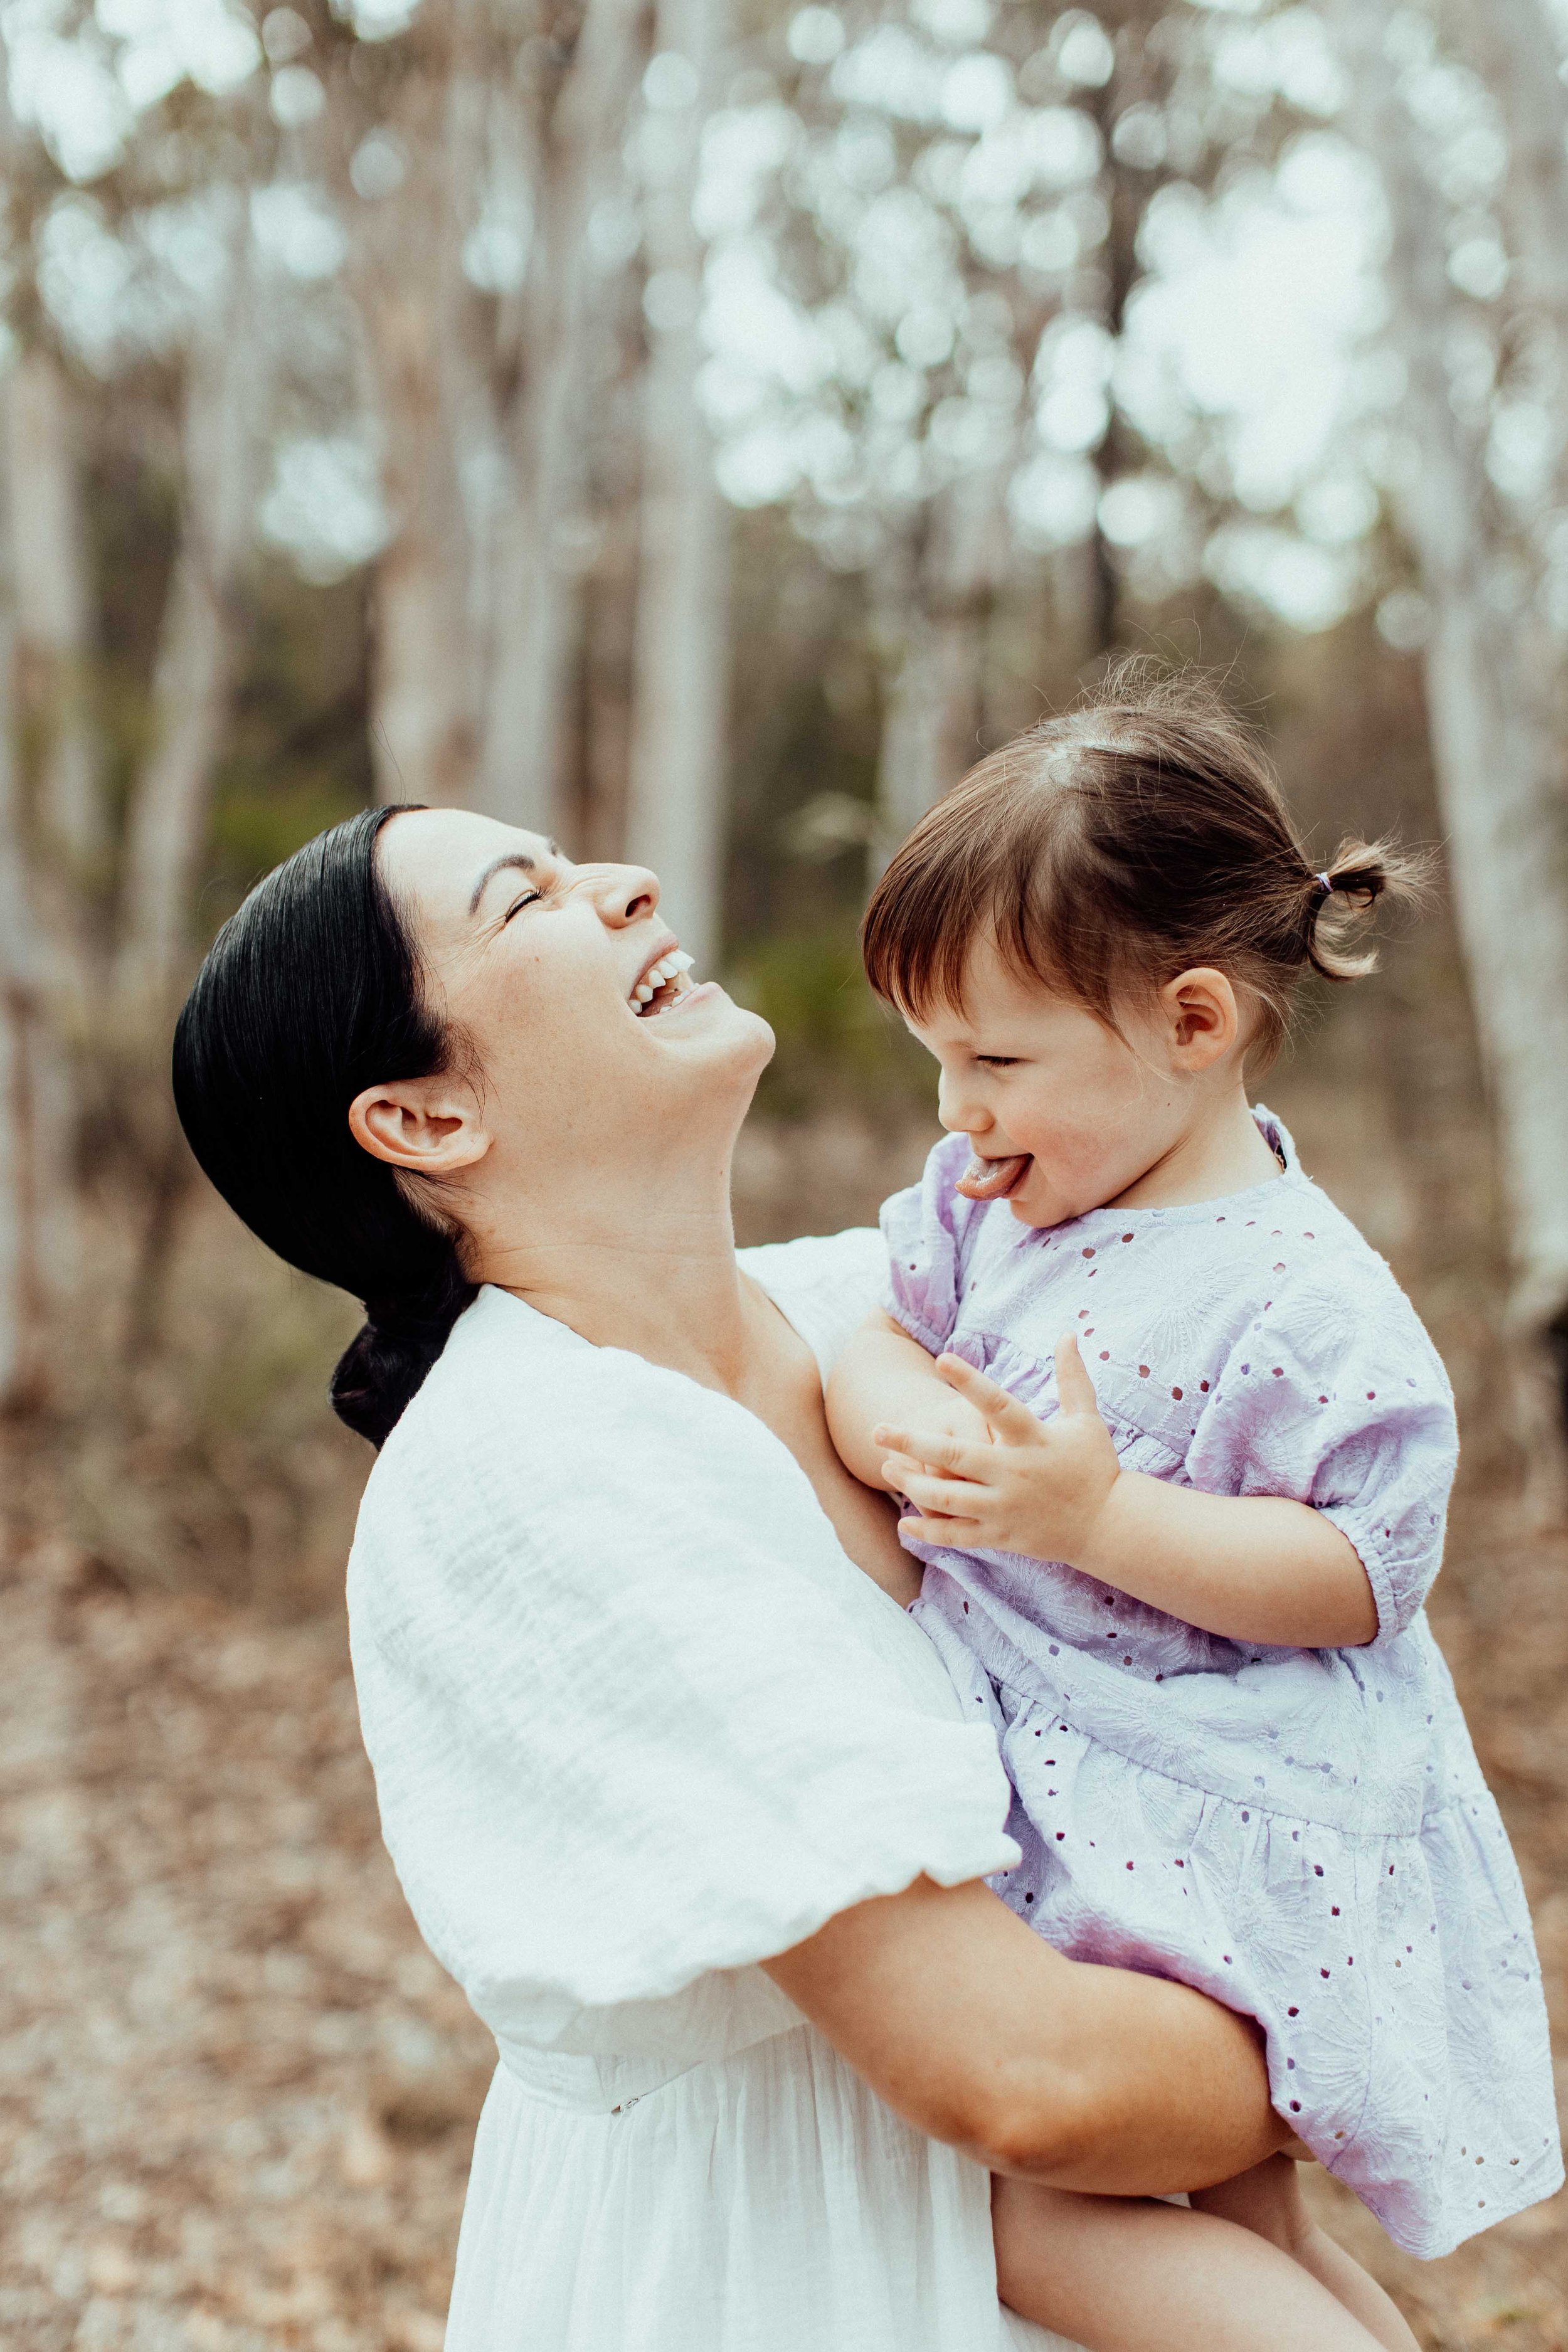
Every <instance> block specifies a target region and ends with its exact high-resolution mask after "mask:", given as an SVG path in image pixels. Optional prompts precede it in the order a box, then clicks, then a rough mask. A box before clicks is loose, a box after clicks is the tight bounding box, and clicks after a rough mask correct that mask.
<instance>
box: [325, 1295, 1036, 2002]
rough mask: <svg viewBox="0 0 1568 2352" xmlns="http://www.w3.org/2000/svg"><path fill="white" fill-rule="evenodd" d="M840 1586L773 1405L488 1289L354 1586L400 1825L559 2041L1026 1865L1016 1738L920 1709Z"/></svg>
mask: <svg viewBox="0 0 1568 2352" xmlns="http://www.w3.org/2000/svg"><path fill="white" fill-rule="evenodd" d="M825 1546H826V1547H827V1548H828V1552H829V1553H830V1554H831V1555H832V1558H831V1559H829V1558H827V1557H826V1555H825V1554H824V1547H825ZM845 1576H847V1577H848V1578H849V1580H850V1582H851V1585H852V1586H854V1587H855V1590H856V1596H857V1603H858V1601H859V1598H860V1596H859V1591H858V1582H857V1578H858V1572H857V1571H854V1570H851V1569H850V1568H849V1567H848V1564H847V1562H846V1561H845V1560H844V1558H843V1555H842V1553H841V1552H840V1551H839V1550H838V1547H837V1539H836V1538H835V1537H834V1536H833V1533H832V1529H831V1528H830V1527H829V1524H828V1522H827V1520H826V1517H825V1516H824V1515H823V1513H822V1512H821V1510H820V1508H819V1507H818V1505H817V1503H816V1497H815V1496H814V1494H813V1493H812V1491H811V1488H810V1486H809V1484H808V1482H807V1481H806V1480H805V1476H804V1475H803V1474H802V1473H801V1472H800V1471H799V1469H798V1467H797V1466H796V1465H795V1462H794V1460H793V1458H792V1457H791V1456H790V1455H789V1454H787V1453H786V1452H785V1450H784V1447H783V1446H782V1445H781V1444H779V1443H778V1441H777V1440H776V1439H775V1438H774V1437H773V1435H772V1433H770V1432H769V1431H768V1430H766V1429H765V1428H764V1427H763V1424H762V1423H760V1422H758V1421H757V1420H756V1419H754V1417H753V1416H752V1414H750V1413H748V1412H745V1411H743V1410H742V1408H741V1407H740V1406H738V1405H735V1404H733V1403H732V1402H731V1401H730V1400H729V1399H727V1398H724V1397H721V1396H717V1395H714V1394H712V1393H711V1392H710V1391H706V1390H703V1389H700V1388H699V1387H697V1386H696V1385H695V1384H694V1383H692V1382H690V1381H686V1380H683V1379H681V1378H680V1377H679V1376H678V1375H676V1374H674V1373H671V1372H668V1371H665V1370H660V1369H658V1367H655V1366H653V1365H650V1364H647V1363H646V1362H645V1361H644V1360H642V1359H641V1358H638V1357H634V1356H628V1355H626V1354H623V1353H622V1352H620V1351H618V1350H615V1349H595V1348H592V1347H590V1346H588V1345H587V1343H586V1342H584V1341H583V1340H581V1339H577V1338H576V1337H575V1336H574V1334H572V1333H570V1332H568V1331H566V1330H564V1329H563V1327H561V1326H560V1325H556V1324H551V1323H549V1322H547V1321H546V1319H545V1318H542V1317H540V1316H538V1315H536V1314H534V1313H533V1312H532V1310H531V1309H529V1308H527V1307H521V1306H520V1305H519V1303H518V1302H517V1301H516V1300H514V1299H511V1298H509V1297H506V1296H505V1295H504V1294H502V1293H500V1292H496V1291H490V1290H487V1291H485V1292H482V1293H481V1294H480V1297H479V1300H478V1302H477V1303H476V1305H475V1306H474V1307H471V1308H470V1309H469V1310H468V1314H467V1315H466V1316H465V1317H463V1318H462V1319H461V1320H460V1322H459V1323H458V1327H457V1329H456V1331H455V1332H454V1334H453V1337H452V1339H451V1341H450V1342H449V1343H448V1346H447V1352H446V1355H445V1356H444V1357H443V1358H442V1360H441V1361H440V1363H439V1364H438V1365H437V1368H436V1370H435V1371H434V1372H433V1373H432V1374H431V1377H430V1379H429V1380H428V1381H427V1382H426V1386H425V1388H424V1389H423V1390H422V1391H421V1392H420V1394H419V1396H418V1397H417V1398H416V1400H415V1402H414V1403H413V1405H412V1406H411V1407H410V1409H409V1411H408V1412H407V1413H406V1414H405V1417H404V1420H403V1422H402V1423H400V1424H399V1426H398V1428H397V1429H396V1431H395V1433H394V1434H393V1436H392V1438H391V1439H390V1440H389V1442H388V1444H387V1445H386V1447H385V1449H384V1452H383V1454H382V1456H381V1458H380V1460H379V1461H378V1463H377V1465H376V1467H375V1470H374V1473H373V1475H372V1477H371V1480H370V1483H369V1486H368V1487H367V1490H366V1494H365V1498H364V1504H363V1509H362V1513H361V1519H360V1525H359V1528H358V1531H357V1534H356V1538H355V1542H354V1549H353V1558H352V1560H351V1563H350V1580H349V1601H350V1622H351V1633H352V1638H353V1660H354V1671H355V1677H356V1682H357V1685H358V1689H359V1696H360V1705H361V1716H362V1721H363V1729H364V1736H365V1741H366V1746H367V1748H369V1751H370V1756H371V1760H372V1763H373V1766H374V1771H375V1777H376V1786H377V1794H378V1797H379V1800H380V1805H381V1812H382V1825H383V1830H384V1835H385V1838H386V1843H387V1845H388V1847H389V1849H390V1851H391V1853H392V1857H393V1860H394V1862H395V1865H396V1868H397V1871H398V1874H399V1877H400V1878H401V1880H402V1883H403V1886H404V1890H405V1894H406V1895H407V1897H408V1900H409V1903H410V1905H411V1906H412V1908H413V1910H414V1913H415V1916H416V1918H417V1920H418V1922H419V1926H420V1927H421V1929H422V1931H423V1933H424V1935H425V1937H426V1941H427V1942H428V1943H429V1945H430V1947H431V1948H432V1949H433V1950H434V1951H435V1953H436V1954H437V1958H440V1959H441V1960H442V1961H443V1963H444V1964H445V1965H446V1966H447V1968H448V1969H450V1970H451V1971H452V1973H453V1974H454V1975H455V1976H456V1977H457V1978H458V1981H459V1982H460V1983H461V1984H462V1985H463V1986H464V1989H465V1990H467V1991H468V1995H469V1997H470V1999H471V2000H473V2002H474V2005H475V2007H476V2008H479V2010H480V2011H481V2012H482V2013H484V2014H485V2015H487V2016H488V2017H490V2018H491V2019H492V2021H493V2020H494V2019H495V2017H496V2016H497V2015H498V2014H500V2015H503V2016H505V2017H507V2018H511V2019H518V2018H521V2019H526V2020H527V2021H529V2024H530V2027H531V2031H532V2032H535V2033H536V2034H537V2036H538V2037H539V2038H541V2039H542V2038H544V2037H545V2036H546V2035H547V2034H548V2032H551V2031H552V2030H554V2029H555V2028H557V2027H559V2026H560V2025H561V2024H562V2022H563V2021H566V2020H569V2019H570V2018H571V2017H572V2016H573V2015H574V2014H575V2013H576V2012H578V2011H581V2010H582V2009H584V2008H594V2007H598V2006H608V2005H612V2004H618V2003H622V2002H626V2001H637V2000H657V1999H659V1998H661V1997H663V1996H666V1995H668V1994H670V1993H673V1992H676V1991H678V1990H681V1989H682V1988H683V1987H685V1986H686V1985H688V1984H689V1983H691V1982H692V1981H693V1980H694V1979H696V1978H697V1977H699V1976H700V1975H701V1974H703V1973H705V1972H706V1971H708V1970H710V1969H734V1968H738V1967H740V1966H742V1965H743V1964H746V1963H750V1962H752V1961H756V1960H758V1959H762V1958H768V1957H770V1956H772V1955H773V1954H775V1953H778V1952H781V1951H784V1950H786V1949H787V1948H789V1947H790V1946H791V1945H793V1944H795V1943H798V1942H799V1941H801V1940H802V1939H803V1938H804V1937H806V1936H809V1935H810V1934H812V1933H813V1932H814V1931H815V1930H816V1928H817V1927H821V1926H822V1925H823V1924H824V1923H825V1922H826V1920H827V1919H829V1918H831V1917H832V1916H834V1915H835V1914H836V1913H837V1912H839V1911H841V1910H844V1909H847V1908H848V1907H849V1906H852V1905H854V1904H857V1903H859V1902H861V1901H864V1900H865V1899H867V1898H868V1897H869V1896H871V1895H879V1894H888V1893H892V1892H895V1891H897V1890H899V1889H900V1888H902V1887H904V1886H906V1885H909V1884H910V1882H911V1881H912V1880H913V1879H915V1878H916V1877H917V1876H919V1875H920V1874H921V1873H925V1874H929V1875H930V1876H931V1877H932V1878H934V1879H936V1880H938V1881H939V1882H940V1883H942V1884H943V1885H955V1884H958V1883H960V1882H962V1881H963V1880H967V1879H971V1878H975V1877H979V1876H982V1875H984V1874H989V1873H991V1872H993V1871H995V1870H997V1869H1001V1868H1005V1867H1007V1866H1009V1865H1010V1864H1012V1863H1013V1862H1014V1861H1015V1860H1016V1848H1015V1847H1014V1845H1013V1844H1012V1843H1011V1841H1010V1840H1009V1839H1008V1838H1007V1837H1006V1835H1005V1830H1004V1822H1005V1816H1006V1811H1007V1804H1008V1789H1007V1784H1006V1781H1005V1777H1004V1774H1003V1772H1002V1768H1001V1765H1000V1762H999V1760H998V1758H997V1754H996V1750H995V1746H994V1740H993V1738H992V1735H991V1733H990V1731H989V1729H988V1728H985V1727H983V1726H981V1725H979V1724H973V1725H972V1724H969V1723H967V1722H964V1721H963V1720H962V1719H961V1718H959V1717H957V1716H956V1713H955V1714H954V1715H951V1716H947V1717H942V1718H935V1717H932V1716H931V1715H930V1714H928V1713H924V1712H922V1711H921V1708H920V1707H919V1706H918V1705H917V1704H916V1703H915V1702H914V1701H912V1700H911V1698H910V1696H909V1695H908V1690H907V1686H906V1685H904V1683H903V1682H901V1680H900V1676H899V1675H898V1673H897V1672H896V1671H895V1670H893V1669H892V1668H890V1667H889V1664H888V1662H887V1660H886V1658H885V1656H883V1655H881V1654H879V1650H878V1647H877V1645H876V1643H874V1642H872V1641H870V1640H868V1639H867V1638H866V1636H865V1631H864V1620H863V1619H861V1618H860V1617H859V1616H858V1607H857V1606H850V1607H847V1608H842V1609H841V1608H840V1607H839V1606H838V1605H837V1603H836V1601H835V1599H834V1597H833V1593H834V1581H835V1580H836V1579H841V1578H843V1577H845ZM866 1591H867V1593H868V1595H869V1597H870V1600H871V1601H873V1602H874V1603H875V1605H876V1607H877V1608H878V1609H879V1610H880V1609H887V1610H891V1609H892V1604H891V1603H889V1602H887V1601H885V1598H884V1596H882V1595H880V1594H877V1593H875V1591H874V1590H873V1589H872V1588H870V1587H869V1586H867V1587H866ZM893 1616H894V1622H893V1625H892V1627H891V1631H892V1632H893V1633H895V1634H897V1635H899V1636H900V1638H902V1637H904V1636H905V1635H906V1634H908V1635H909V1636H910V1637H912V1636H913V1633H914V1629H913V1628H912V1627H908V1626H907V1625H906V1624H905V1623H904V1622H900V1618H899V1612H896V1611H894V1612H893Z"/></svg>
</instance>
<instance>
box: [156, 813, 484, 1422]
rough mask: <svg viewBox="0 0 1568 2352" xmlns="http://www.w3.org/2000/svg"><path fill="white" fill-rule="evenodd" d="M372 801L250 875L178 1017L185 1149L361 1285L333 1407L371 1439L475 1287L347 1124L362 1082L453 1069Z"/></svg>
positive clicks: (392, 1174) (435, 1227)
mask: <svg viewBox="0 0 1568 2352" xmlns="http://www.w3.org/2000/svg"><path fill="white" fill-rule="evenodd" d="M397 814H400V812H399V811H398V810H397V809H395V808H379V809H369V810H366V811H365V812H363V814H361V815H359V816H354V817H350V818H348V819H347V820H346V821H345V822H344V823H343V824H337V825H333V826H332V827H331V829H330V830H329V831H328V832H326V833H323V834H319V835H317V837H316V839H315V840H314V841H310V842H307V843H306V845H305V846H304V847H303V849H300V850H297V851H296V852H295V854H294V856H292V857H290V858H289V859H287V860H286V861H285V862H284V864H283V865H281V866H278V867H277V868H276V869H275V870H274V871H273V872H272V873H271V874H269V875H268V877H267V878H266V880H265V881H263V882H261V883H259V884H258V886H257V887H256V888H255V889H254V890H253V891H252V892H251V894H250V896H249V898H247V900H246V901H245V904H244V905H243V906H242V907H241V908H240V909H239V911H238V913H237V914H236V915H235V916H234V917H233V918H232V919H230V920H229V921H228V922H227V923H226V924H225V925H224V928H223V929H222V930H221V931H220V932H219V933H218V935H217V938H216V940H214V942H213V944H212V947H211V949H210V950H209V951H208V954H207V957H206V961H205V962H204V964H203V965H202V968H201V971H199V973H198V974H197V976H196V982H195V987H194V988H193V989H192V991H191V993H190V995H189V997H188V998H187V1000H186V1003H185V1006H184V1011H183V1012H182V1013H181V1014H180V1018H179V1023H178V1025H177V1027H176V1029H175V1032H174V1102H175V1106H176V1108H177V1109H178V1111H179V1115H180V1123H181V1125H182V1126H183V1127H184V1131H185V1136H186V1139H187V1140H188V1142H189V1144H190V1147H191V1150H193V1152H194V1153H195V1157H196V1159H197V1160H198V1161H199V1163H200V1165H201V1167H202V1168H203V1170H204V1171H205V1173H206V1174H207V1176H208V1177H210V1179H211V1180H212V1182H213V1183H214V1185H215V1186H216V1189H217V1191H218V1192H221V1193H222V1195H223V1197H224V1199H225V1200H226V1202H228V1204H229V1206H230V1208H231V1209H233V1210H234V1212H235V1213H236V1214H237V1216H239V1217H240V1218H242V1219H243V1220H244V1222H245V1223H246V1224H247V1225H248V1226H249V1228H250V1230H251V1232H252V1233H253V1234H257V1235H258V1238H259V1239H260V1240H262V1241H264V1242H265V1243H266V1244H267V1245H268V1248H269V1249H273V1250H276V1251H277V1253H278V1255H279V1257H281V1258H284V1259H286V1260H287V1261H288V1263H289V1265H294V1266H298V1267H299V1268H300V1271H301V1272H302V1273H304V1274H310V1275H314V1276H316V1277H317V1278H318V1280H320V1281H322V1282H331V1283H334V1284H336V1286H338V1288H339V1289H341V1290H346V1291H348V1292H349V1293H350V1294H351V1296H353V1297H355V1298H357V1299H359V1300H361V1301H362V1302H363V1306H364V1308H365V1323H364V1327H363V1329H362V1330H361V1331H360V1333H359V1335H358V1337H357V1338H356V1339H353V1341H352V1342H351V1343H350V1345H349V1347H348V1348H347V1349H345V1351H344V1353H343V1355H342V1360H340V1362H339V1364H338V1367H337V1370H336V1371H335V1372H334V1373H333V1375H332V1381H331V1401H332V1406H333V1410H334V1411H335V1412H337V1413H338V1415H339V1417H340V1418H341V1419H342V1420H343V1421H345V1422H346V1423H348V1426H349V1427H350V1428H351V1429H353V1430H356V1431H357V1432H358V1433H359V1434H360V1435H361V1436H362V1437H367V1438H368V1439H369V1440H370V1442H371V1444H373V1445H375V1446H380V1445H381V1444H383V1443H384V1441H385V1439H386V1437H387V1435H388V1434H389V1433H390V1432H391V1431H392V1430H393V1428H395V1425H396V1423H397V1422H398V1420H399V1418H400V1417H401V1415H402V1413H403V1412H404V1411H405V1408H406V1406H407V1405H408V1404H409V1402H410V1401H411V1400H412V1399H413V1397H414V1396H415V1395H416V1392H417V1391H418V1389H419V1387H420V1385H421V1383H422V1382H423V1381H424V1379H425V1377H426V1373H427V1372H428V1371H429V1370H430V1368H431V1366H432V1365H433V1364H434V1363H435V1361H436V1360H437V1357H438V1356H439V1355H440V1353H441V1350H442V1349H443V1348H444V1347H445V1346H446V1344H447V1338H448V1337H449V1335H450V1333H451V1330H452V1327H453V1325H454V1324H455V1323H456V1322H457V1319H458V1316H459V1315H461V1313H462V1312H463V1309H464V1308H465V1307H467V1306H468V1303H469V1301H470V1300H471V1299H472V1298H473V1297H474V1295H475V1287H474V1285H473V1284H472V1283H471V1282H470V1281H469V1280H468V1276H467V1274H466V1273H465V1271H464V1269H463V1265H462V1260H461V1256H460V1254H459V1249H458V1240H457V1237H456V1236H455V1234H453V1233H452V1232H451V1231H450V1230H449V1229H447V1228H446V1227H444V1226H443V1225H442V1224H441V1223H438V1222H437V1219H436V1217H435V1216H434V1215H433V1214H432V1213H431V1211H430V1209H429V1206H428V1204H427V1203H426V1201H425V1200H424V1199H423V1198H422V1197H421V1195H420V1194H419V1193H418V1192H416V1190H415V1188H414V1186H413V1185H412V1184H411V1183H410V1182H409V1181H407V1180H406V1179H405V1178H403V1177H401V1176H400V1174H399V1171H397V1170H395V1169H394V1168H392V1167H391V1166H389V1165H388V1164H387V1163H386V1162H385V1161H384V1160H377V1159H374V1158H373V1156H372V1155H371V1154H370V1153H369V1152H368V1151H365V1150H363V1148H362V1147H361V1146H360V1145H359V1144H358V1143H357V1142H356V1141H355V1139H354V1138H353V1135H352V1133H351V1132H350V1129H349V1123H348V1111H349V1106H350V1104H351V1103H352V1102H353V1099H354V1097H356V1095H359V1094H361V1093H362V1092H363V1090H364V1088H365V1087H372V1086H377V1085H384V1084H388V1083H392V1082H395V1081H396V1080H398V1079H403V1078H419V1077H428V1076H434V1075H435V1074H437V1073H438V1072H440V1071H443V1070H446V1069H449V1068H450V1067H451V1066H452V1065H453V1063H454V1061H455V1060H456V1058H457V1052H458V1046H457V1041H456V1040H455V1039H454V1038H453V1037H452V1035H451V1034H449V1033H448V1031H447V1029H446V1027H445V1026H444V1024H442V1023H441V1022H440V1021H439V1019H437V1016H436V1015H435V1014H434V1013H432V1012H431V1011H430V1009H429V1007H428V1005H427V1003H426V1001H425V998H424V994H423V992H422V990H421V986H420V977H421V976H420V970H419V959H418V954H417V952H416V948H415V945H414V941H413V940H412V939H411V937H410V935H409V932H408V929H407V927H406V925H405V921H404V919H403V917H402V914H401V913H400V911H399V909H398V908H397V906H396V904H395V901H394V899H393V898H392V895H391V893H390V892H389V891H388V889H387V887H386V885H385V883H384V881H383V879H382V877H381V873H380V870H379V867H378V866H377V863H376V854H375V853H376V841H377V838H378V836H379V835H380V832H381V828H382V826H383V825H384V824H386V822H387V821H388V819H389V818H391V817H394V816H396V815H397Z"/></svg>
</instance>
